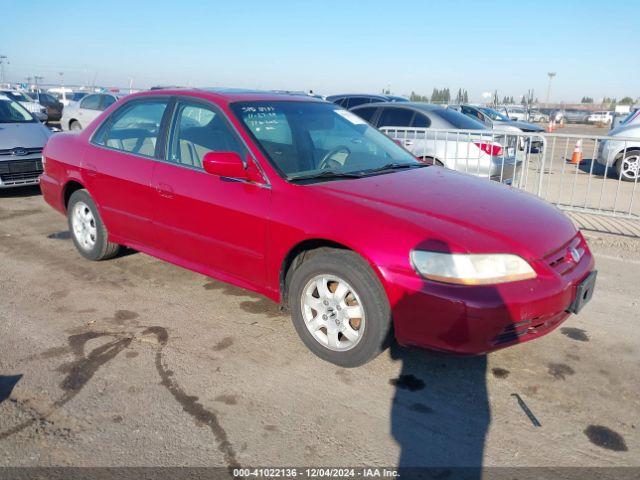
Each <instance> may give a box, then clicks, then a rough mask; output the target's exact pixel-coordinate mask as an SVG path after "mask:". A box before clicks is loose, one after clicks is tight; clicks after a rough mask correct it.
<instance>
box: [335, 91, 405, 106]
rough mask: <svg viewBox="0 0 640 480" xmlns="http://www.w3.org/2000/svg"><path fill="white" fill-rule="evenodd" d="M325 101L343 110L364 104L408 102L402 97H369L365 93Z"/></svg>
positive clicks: (369, 95) (350, 94)
mask: <svg viewBox="0 0 640 480" xmlns="http://www.w3.org/2000/svg"><path fill="white" fill-rule="evenodd" d="M326 100H327V101H328V102H332V103H336V104H338V105H340V106H341V107H343V108H353V107H357V106H358V105H364V104H365V103H379V102H408V101H409V100H408V99H406V98H404V97H398V96H396V95H371V94H367V93H349V94H342V95H329V96H328V97H327V98H326Z"/></svg>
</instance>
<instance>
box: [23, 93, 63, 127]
mask: <svg viewBox="0 0 640 480" xmlns="http://www.w3.org/2000/svg"><path fill="white" fill-rule="evenodd" d="M27 95H29V97H31V98H33V99H34V100H35V101H36V102H38V103H39V104H40V105H42V106H43V107H45V108H46V109H47V120H48V121H53V122H59V121H60V119H61V118H62V109H63V108H64V105H63V104H62V102H61V101H60V100H58V99H57V98H56V97H54V96H53V95H51V94H50V93H44V92H27Z"/></svg>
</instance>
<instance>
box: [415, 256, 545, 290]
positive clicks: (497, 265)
mask: <svg viewBox="0 0 640 480" xmlns="http://www.w3.org/2000/svg"><path fill="white" fill-rule="evenodd" d="M411 264H412V265H413V268H414V269H415V270H416V272H417V273H419V274H420V275H422V276H423V277H425V278H428V279H430V280H435V281H437V282H445V283H457V284H460V285H489V284H496V283H505V282H515V281H517V280H526V279H528V278H535V277H536V272H534V270H533V268H531V265H529V264H528V263H527V261H526V260H524V259H523V258H522V257H519V256H518V255H509V254H503V253H498V254H486V255H485V254H480V255H478V254H461V253H441V252H425V251H420V250H414V251H412V252H411Z"/></svg>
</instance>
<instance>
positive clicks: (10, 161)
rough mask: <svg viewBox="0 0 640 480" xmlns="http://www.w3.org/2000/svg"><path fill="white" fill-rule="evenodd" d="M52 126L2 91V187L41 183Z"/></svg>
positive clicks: (0, 140) (0, 165)
mask: <svg viewBox="0 0 640 480" xmlns="http://www.w3.org/2000/svg"><path fill="white" fill-rule="evenodd" d="M50 136H51V130H49V129H48V128H47V127H46V126H44V125H43V124H42V123H41V122H40V121H38V120H37V119H36V118H34V117H33V115H31V113H29V112H28V111H27V110H26V109H25V108H24V107H23V106H22V105H21V104H20V103H18V102H16V101H15V100H13V99H11V98H10V97H8V96H7V95H3V94H2V93H0V188H7V187H21V186H24V185H37V184H38V177H40V174H41V173H42V149H43V148H44V145H45V143H47V140H48V139H49V137H50Z"/></svg>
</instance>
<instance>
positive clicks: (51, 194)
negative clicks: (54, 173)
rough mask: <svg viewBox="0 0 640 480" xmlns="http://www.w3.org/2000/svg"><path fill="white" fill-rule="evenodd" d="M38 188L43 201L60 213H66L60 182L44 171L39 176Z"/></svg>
mask: <svg viewBox="0 0 640 480" xmlns="http://www.w3.org/2000/svg"><path fill="white" fill-rule="evenodd" d="M40 190H41V191H42V197H43V198H44V201H45V202H47V203H48V204H49V205H51V206H52V207H53V208H55V209H56V210H58V211H59V212H60V213H66V210H65V206H64V199H63V198H62V185H61V184H60V182H58V181H57V180H56V179H55V178H52V177H50V176H48V175H47V174H46V173H44V174H42V175H41V176H40Z"/></svg>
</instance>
